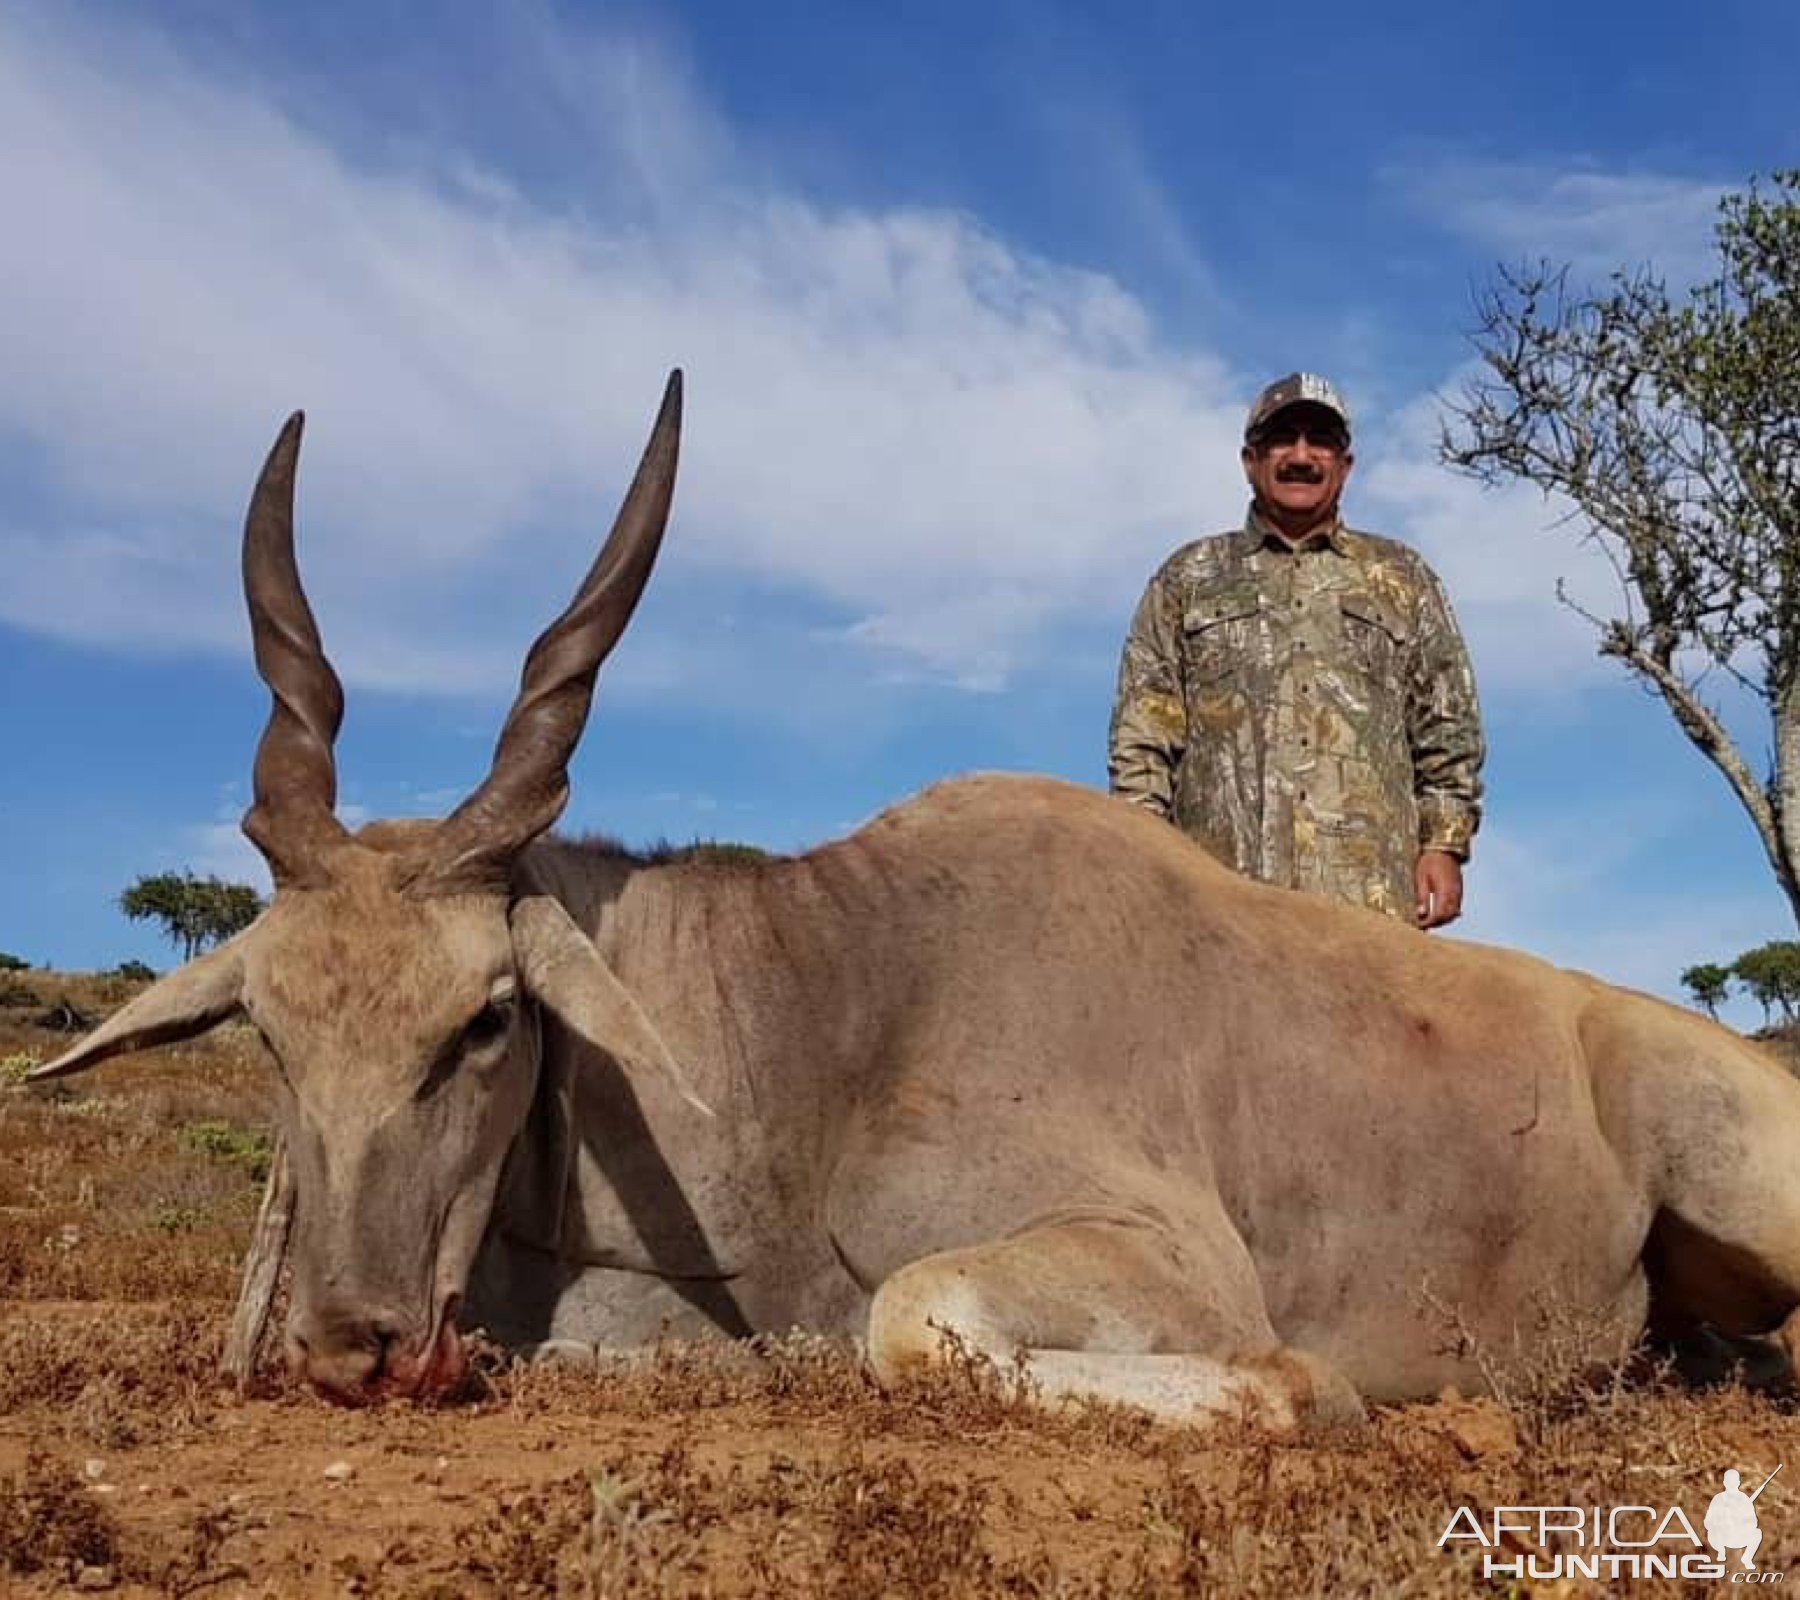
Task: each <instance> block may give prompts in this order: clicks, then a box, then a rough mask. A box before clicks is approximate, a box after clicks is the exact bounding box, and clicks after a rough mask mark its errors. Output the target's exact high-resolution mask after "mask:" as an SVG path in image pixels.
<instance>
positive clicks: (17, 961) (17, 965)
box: [0, 950, 31, 972]
mask: <svg viewBox="0 0 1800 1600" xmlns="http://www.w3.org/2000/svg"><path fill="white" fill-rule="evenodd" d="M30 970H31V963H30V962H29V961H27V960H26V959H25V958H24V957H23V956H15V955H14V954H13V953H12V952H11V951H10V950H0V972H29V971H30Z"/></svg>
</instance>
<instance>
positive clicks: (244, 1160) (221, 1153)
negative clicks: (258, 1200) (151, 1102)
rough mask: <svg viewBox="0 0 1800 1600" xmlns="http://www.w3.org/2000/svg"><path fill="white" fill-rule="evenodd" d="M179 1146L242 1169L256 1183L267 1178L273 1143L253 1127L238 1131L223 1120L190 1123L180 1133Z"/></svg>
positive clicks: (273, 1150)
mask: <svg viewBox="0 0 1800 1600" xmlns="http://www.w3.org/2000/svg"><path fill="white" fill-rule="evenodd" d="M180 1138H181V1147H182V1149H184V1150H191V1151H193V1153H194V1154H195V1155H199V1156H208V1157H210V1158H211V1159H212V1160H214V1161H217V1162H219V1163H221V1164H222V1165H224V1166H230V1167H242V1168H243V1169H244V1171H245V1172H246V1173H248V1174H249V1176H250V1177H251V1178H253V1179H254V1180H255V1181H256V1182H258V1183H261V1182H262V1181H263V1180H264V1179H265V1178H267V1177H268V1175H269V1162H270V1160H271V1158H272V1157H273V1156H274V1153H275V1142H274V1140H273V1139H271V1138H270V1137H269V1135H268V1134H267V1133H264V1132H262V1131H261V1130H260V1129H255V1128H240V1127H238V1126H237V1124H236V1123H233V1122H224V1121H218V1120H213V1121H207V1122H190V1123H189V1124H188V1125H187V1126H186V1127H185V1128H183V1129H182V1130H181V1134H180Z"/></svg>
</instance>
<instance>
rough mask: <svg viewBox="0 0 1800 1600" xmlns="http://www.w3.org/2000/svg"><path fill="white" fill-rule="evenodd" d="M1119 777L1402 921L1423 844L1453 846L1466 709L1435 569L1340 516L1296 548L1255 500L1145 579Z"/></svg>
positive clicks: (1472, 817)
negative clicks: (1233, 528)
mask: <svg viewBox="0 0 1800 1600" xmlns="http://www.w3.org/2000/svg"><path fill="white" fill-rule="evenodd" d="M1109 754H1110V759H1109V762H1108V765H1109V769H1110V771H1111V775H1112V788H1113V792H1114V793H1115V794H1120V795H1123V796H1124V797H1125V798H1126V799H1128V800H1130V801H1132V802H1134V803H1135V804H1138V805H1141V806H1144V807H1146V808H1147V809H1149V810H1151V811H1154V812H1156V813H1157V814H1158V815H1159V816H1163V817H1167V818H1169V819H1170V820H1171V821H1173V822H1175V823H1176V824H1178V825H1179V826H1180V827H1181V828H1182V829H1183V830H1184V831H1186V832H1187V833H1189V834H1192V835H1193V836H1194V837H1195V838H1196V839H1198V840H1200V841H1201V842H1202V843H1203V844H1205V845H1206V846H1207V847H1208V848H1209V849H1210V850H1212V852H1213V853H1214V854H1215V855H1217V856H1218V857H1219V858H1220V859H1221V860H1223V861H1225V862H1227V863H1229V864H1231V865H1233V866H1235V867H1237V868H1238V870H1239V871H1241V872H1245V873H1248V874H1249V875H1250V876H1252V877H1255V878H1261V879H1263V880H1265V881H1266V882H1269V883H1277V884H1283V885H1286V886H1288V887H1291V888H1301V889H1311V890H1315V891H1318V892H1320V893H1323V894H1328V895H1332V896H1334V897H1335V898H1337V899H1340V900H1348V901H1350V902H1351V903H1352V904H1355V905H1364V906H1369V907H1372V908H1373V909H1375V910H1378V911H1385V912H1387V913H1389V914H1390V915H1392V916H1396V917H1401V918H1404V919H1406V920H1409V921H1410V920H1411V918H1412V914H1413V902H1414V895H1415V891H1414V888H1413V866H1414V862H1415V860H1416V859H1417V856H1418V853H1419V852H1420V851H1421V850H1444V851H1448V852H1449V853H1450V854H1452V855H1454V856H1457V857H1459V858H1466V857H1467V856H1468V853H1469V842H1470V840H1471V839H1472V838H1473V837H1474V833H1475V829H1476V827H1477V825H1478V824H1479V822H1480V819H1481V761H1482V755H1483V747H1482V737H1481V720H1480V712H1479V710H1478V708H1477V706H1476V701H1475V678H1474V674H1473V672H1472V671H1471V670H1470V667H1469V657H1468V652H1467V650H1466V649H1465V648H1464V646H1463V641H1462V636H1461V635H1460V634H1459V633H1458V632H1457V629H1456V622H1455V619H1454V618H1453V617H1452V616H1451V614H1450V605H1449V602H1448V601H1447V600H1446V599H1445V597H1444V591H1443V588H1442V586H1441V585H1440V584H1439V583H1438V580H1437V577H1436V576H1435V574H1433V572H1432V571H1431V569H1430V568H1429V567H1428V566H1426V565H1425V562H1424V561H1423V559H1422V558H1421V557H1420V556H1419V555H1418V554H1417V553H1416V552H1414V551H1412V550H1410V549H1408V548H1407V547H1406V546H1405V545H1403V544H1398V543H1396V542H1395V541H1394V540H1392V539H1383V538H1379V537H1377V536H1376V535H1374V534H1369V533H1356V532H1352V531H1351V530H1350V529H1348V528H1346V527H1344V526H1343V525H1342V524H1341V523H1340V524H1338V525H1336V526H1334V527H1333V528H1331V529H1330V531H1329V532H1326V533H1321V534H1317V535H1315V536H1314V537H1313V538H1312V539H1311V540H1309V541H1308V543H1307V544H1306V545H1304V546H1302V547H1301V548H1299V549H1295V548H1293V547H1291V546H1289V545H1288V544H1287V543H1286V541H1284V540H1282V539H1281V538H1279V537H1278V536H1277V535H1275V534H1274V533H1273V532H1272V531H1270V530H1269V529H1268V528H1267V526H1266V525H1265V524H1264V523H1263V521H1262V519H1261V518H1260V517H1259V516H1258V515H1257V514H1256V513H1255V512H1254V511H1252V512H1251V514H1250V516H1249V518H1248V520H1247V521H1246V523H1245V525H1244V527H1243V529H1242V530H1241V531H1238V532H1234V533H1222V534H1217V535H1215V536H1214V537H1212V538H1210V539H1200V540H1197V541H1196V542H1195V543H1193V544H1190V545H1187V546H1185V547H1184V548H1182V549H1180V550H1178V551H1176V552H1175V554H1174V555H1173V556H1171V557H1170V558H1169V559H1168V561H1166V562H1165V563H1164V564H1163V566H1162V569H1161V570H1160V571H1159V572H1158V573H1157V574H1156V576H1155V577H1154V578H1152V579H1151V580H1150V587H1149V588H1148V589H1147V590H1146V591H1145V594H1144V598H1143V600H1142V602H1141V603H1140V604H1139V606H1138V609H1137V614H1136V616H1135V617H1133V619H1132V623H1131V632H1130V633H1129V635H1127V637H1126V640H1125V653H1124V659H1123V660H1122V661H1121V663H1120V666H1119V692H1118V699H1117V701H1116V702H1115V704H1114V707H1113V720H1112V735H1111V741H1110V752H1109Z"/></svg>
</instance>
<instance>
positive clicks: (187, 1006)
mask: <svg viewBox="0 0 1800 1600" xmlns="http://www.w3.org/2000/svg"><path fill="white" fill-rule="evenodd" d="M250 932H251V930H250V929H248V928H247V929H245V930H244V932H243V933H240V934H238V935H237V936H236V937H235V938H233V939H230V940H228V941H227V942H226V943H224V944H222V945H220V946H219V948H218V949H217V950H211V951H208V952H207V953H206V954H205V955H203V956H201V957H200V958H199V959H198V960H196V961H190V962H189V963H188V964H187V965H186V966H185V967H178V968H176V970H175V971H173V972H171V973H170V974H169V975H168V976H167V977H166V978H163V979H161V980H160V981H159V982H157V983H154V984H152V985H151V986H150V987H149V988H148V989H146V990H145V991H144V992H143V993H142V994H141V995H139V996H138V997H137V999H135V1000H133V1001H132V1002H131V1003H130V1004H129V1005H127V1006H124V1007H122V1008H121V1009H120V1010H118V1011H116V1012H114V1013H113V1014H112V1015H111V1016H110V1017H108V1018H107V1019H106V1021H104V1022H103V1023H101V1024H100V1026H99V1027H97V1028H96V1029H94V1031H93V1032H92V1033H90V1034H89V1035H88V1036H87V1037H86V1038H85V1039H83V1040H82V1041H81V1043H80V1044H78V1045H76V1046H74V1047H73V1048H72V1049H69V1050H65V1051H64V1052H63V1053H62V1054H61V1055H60V1056H58V1057H57V1058H56V1059H55V1060H54V1061H47V1062H45V1063H44V1065H43V1066H41V1067H39V1068H38V1069H37V1070H36V1071H34V1072H31V1073H28V1074H27V1075H26V1079H25V1081H26V1082H27V1083H42V1082H43V1081H44V1080H45V1079H47V1078H62V1077H67V1076H68V1075H69V1074H70V1073H74V1072H85V1071H86V1070H87V1069H88V1068H89V1067H97V1066H99V1064H100V1063H101V1062H102V1061H105V1060H107V1059H108V1058H109V1057H111V1056H122V1055H126V1054H128V1053H129V1052H130V1051H133V1050H147V1049H149V1048H150V1047H151V1046H152V1045H159V1044H168V1043H170V1042H172V1041H173V1040H176V1039H191V1038H192V1037H193V1036H194V1035H195V1034H197V1033H205V1032H206V1030H207V1029H208V1028H212V1027H216V1026H217V1025H218V1024H219V1023H221V1022H223V1021H224V1020H225V1019H226V1018H227V1017H229V1016H230V1015H231V1014H232V1012H234V1011H236V1010H237V1008H238V1001H239V999H240V997H241V996H242V994H243V990H244V952H243V940H245V939H246V938H248V937H249V935H250Z"/></svg>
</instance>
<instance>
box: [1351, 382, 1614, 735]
mask: <svg viewBox="0 0 1800 1600" xmlns="http://www.w3.org/2000/svg"><path fill="white" fill-rule="evenodd" d="M1453 382H1454V379H1453V380H1452V383H1453ZM1446 387H1450V385H1447V386H1446ZM1440 415H1441V409H1440V403H1439V401H1438V399H1437V398H1436V397H1435V396H1430V395H1428V396H1425V397H1423V398H1421V399H1419V400H1416V401H1414V402H1413V403H1411V404H1410V405H1407V406H1404V407H1402V408H1401V409H1400V410H1399V411H1398V412H1397V413H1395V415H1394V416H1393V417H1392V418H1391V419H1389V420H1386V421H1384V422H1383V423H1382V424H1381V425H1380V427H1379V429H1378V430H1377V431H1376V433H1375V437H1374V441H1373V443H1372V445H1370V446H1364V447H1362V449H1361V455H1362V460H1361V462H1360V463H1359V465H1358V467H1357V475H1356V479H1355V482H1356V486H1357V488H1356V495H1357V499H1356V507H1357V511H1358V512H1359V513H1360V514H1362V515H1364V516H1366V518H1367V520H1368V521H1369V523H1370V525H1371V526H1373V527H1376V528H1383V527H1390V526H1391V527H1393V528H1396V529H1399V530H1402V531H1403V532H1404V534H1405V536H1406V537H1407V538H1408V540H1409V541H1410V542H1412V543H1414V544H1416V545H1417V546H1418V548H1419V549H1420V550H1421V551H1422V552H1423V553H1424V555H1425V556H1426V558H1427V559H1428V560H1429V561H1430V562H1431V564H1432V566H1433V568H1434V569H1435V570H1436V571H1437V573H1438V575H1439V577H1441V578H1442V579H1443V580H1444V587H1445V588H1446V590H1447V591H1448V592H1449V595H1450V600H1451V604H1452V606H1453V607H1454V608H1455V611H1456V615H1457V620H1458V622H1459V624H1460V625H1461V627H1462V630H1463V633H1464V635H1465V636H1466V637H1467V639H1468V642H1469V651H1470V654H1471V656H1472V657H1473V659H1474V662H1475V666H1476V671H1477V674H1478V675H1479V677H1480V680H1481V685H1482V688H1483V689H1484V691H1485V690H1497V691H1500V692H1502V693H1522V694H1526V695H1532V696H1536V697H1539V698H1542V699H1544V700H1545V701H1547V702H1548V701H1550V700H1552V699H1556V698H1560V699H1563V700H1564V701H1565V702H1566V701H1567V699H1568V697H1569V696H1570V695H1571V694H1572V692H1573V691H1575V690H1577V689H1581V688H1584V687H1591V686H1593V685H1595V684H1598V683H1601V682H1607V681H1615V680H1616V679H1617V678H1618V676H1619V669H1618V667H1617V666H1616V664H1611V663H1606V662H1602V661H1600V660H1599V659H1598V657H1597V656H1596V653H1595V639H1594V632H1593V629H1592V627H1591V626H1590V625H1589V624H1588V623H1587V622H1586V621H1584V620H1583V619H1582V618H1581V617H1580V616H1578V615H1577V614H1576V613H1575V612H1574V611H1572V610H1570V609H1569V607H1567V606H1564V605H1559V604H1558V603H1557V600H1556V591H1557V583H1558V580H1559V579H1560V580H1563V581H1565V582H1566V584H1567V586H1568V592H1569V594H1570V596H1571V598H1573V599H1575V600H1576V601H1577V602H1578V603H1580V604H1582V605H1583V606H1584V607H1586V608H1587V609H1588V610H1590V611H1593V612H1595V613H1596V614H1600V615H1605V614H1607V613H1608V612H1610V611H1611V610H1612V609H1613V608H1614V606H1615V604H1616V601H1617V599H1618V594H1619V590H1618V583H1617V581H1616V578H1615V576H1614V574H1613V570H1612V568H1611V566H1610V565H1609V564H1608V563H1607V560H1606V558H1605V556H1604V555H1603V554H1602V553H1601V551H1600V550H1599V549H1597V548H1596V547H1595V546H1594V545H1592V544H1591V543H1584V542H1583V541H1582V540H1581V538H1580V536H1579V535H1580V530H1579V527H1578V526H1562V525H1561V524H1562V522H1563V519H1564V517H1565V515H1566V511H1567V507H1566V505H1565V504H1563V503H1562V502H1560V501H1556V500H1549V499H1546V498H1545V497H1544V496H1543V495H1542V494H1541V493H1540V492H1539V491H1538V490H1537V489H1535V488H1533V487H1531V486H1530V485H1528V484H1513V485H1510V486H1507V487H1505V488H1501V489H1485V488H1483V487H1482V486H1481V485H1480V484H1477V483H1475V482H1473V481H1472V480H1470V479H1467V478H1462V477H1458V476H1456V475H1455V474H1453V473H1451V472H1450V471H1449V470H1448V469H1447V468H1445V467H1442V466H1440V465H1439V464H1438V461H1437V438H1438V428H1439V418H1440ZM1351 520H1352V521H1353V522H1354V521H1356V520H1358V519H1357V517H1356V516H1353V517H1352V518H1351ZM1551 691H1554V694H1552V693H1551Z"/></svg>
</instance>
